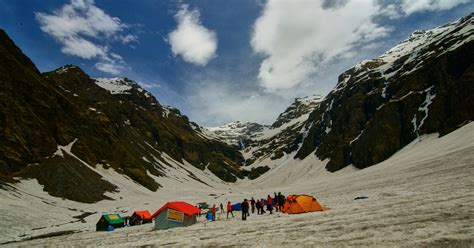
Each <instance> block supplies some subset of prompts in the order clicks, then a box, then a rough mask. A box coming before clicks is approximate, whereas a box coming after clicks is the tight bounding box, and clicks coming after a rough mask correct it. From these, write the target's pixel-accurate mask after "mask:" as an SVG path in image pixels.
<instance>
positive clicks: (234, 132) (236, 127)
mask: <svg viewBox="0 0 474 248" xmlns="http://www.w3.org/2000/svg"><path fill="white" fill-rule="evenodd" d="M322 100H323V97H322V96H320V95H313V96H307V97H301V98H296V99H295V101H294V102H293V103H292V104H291V105H290V106H289V107H288V108H287V109H286V110H285V111H284V112H283V113H281V114H280V115H279V116H278V118H277V119H276V121H275V122H274V123H273V124H272V125H270V126H267V125H260V124H258V123H249V122H247V123H242V122H239V121H236V122H231V123H228V124H226V125H223V126H220V127H212V128H207V133H209V134H208V136H209V137H214V138H216V139H219V140H221V141H224V142H227V143H228V144H229V145H234V146H238V147H239V148H240V149H241V151H242V153H243V155H244V157H245V158H246V161H245V165H246V166H250V165H251V170H250V172H249V173H250V174H249V178H250V179H254V178H256V177H258V176H259V175H261V174H263V173H265V172H266V171H268V170H269V169H270V166H272V165H273V164H274V162H273V161H274V160H276V159H279V158H282V157H283V156H285V155H286V154H290V153H292V152H294V151H296V150H297V149H298V148H299V145H300V143H301V137H300V136H301V134H304V133H306V131H307V130H306V128H305V124H306V121H307V119H308V117H309V114H310V113H311V112H312V111H314V110H315V109H317V108H318V107H319V104H320V102H321V101H322Z"/></svg>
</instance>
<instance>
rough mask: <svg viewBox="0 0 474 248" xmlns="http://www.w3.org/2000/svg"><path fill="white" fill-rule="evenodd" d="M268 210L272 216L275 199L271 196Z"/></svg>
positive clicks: (268, 201) (268, 198)
mask: <svg viewBox="0 0 474 248" xmlns="http://www.w3.org/2000/svg"><path fill="white" fill-rule="evenodd" d="M267 210H268V211H269V212H270V214H272V211H273V199H272V197H271V196H270V195H268V196H267Z"/></svg>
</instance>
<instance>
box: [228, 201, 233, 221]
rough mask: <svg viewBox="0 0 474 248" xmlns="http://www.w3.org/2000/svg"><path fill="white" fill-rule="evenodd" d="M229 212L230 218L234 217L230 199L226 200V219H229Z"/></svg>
mask: <svg viewBox="0 0 474 248" xmlns="http://www.w3.org/2000/svg"><path fill="white" fill-rule="evenodd" d="M229 213H230V214H231V215H232V218H234V213H232V204H230V201H229V202H227V219H229Z"/></svg>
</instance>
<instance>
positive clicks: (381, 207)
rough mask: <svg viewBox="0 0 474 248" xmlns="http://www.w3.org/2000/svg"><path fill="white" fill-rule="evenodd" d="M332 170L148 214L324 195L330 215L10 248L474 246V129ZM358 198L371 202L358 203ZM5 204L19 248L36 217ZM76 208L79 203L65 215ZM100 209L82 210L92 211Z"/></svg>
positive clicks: (271, 180) (288, 176) (269, 180)
mask: <svg viewBox="0 0 474 248" xmlns="http://www.w3.org/2000/svg"><path fill="white" fill-rule="evenodd" d="M323 166H324V162H321V161H317V160H316V159H313V158H309V159H305V160H303V161H294V160H289V161H287V162H285V161H284V162H282V163H281V164H280V165H278V166H277V167H275V168H274V169H272V170H271V171H270V172H268V174H266V175H264V176H262V177H261V178H258V179H257V180H255V181H252V182H248V181H241V182H239V183H237V184H235V185H226V184H222V185H220V186H219V187H216V188H214V189H213V190H210V189H206V190H205V191H204V190H203V191H201V192H200V193H195V192H194V191H193V192H191V193H189V191H190V190H189V189H186V188H182V189H180V188H175V189H174V191H169V192H167V193H164V192H161V193H160V194H162V198H161V199H157V200H156V201H154V202H151V203H147V204H149V205H146V206H144V208H149V209H150V211H151V212H153V211H155V210H156V209H157V208H159V207H160V205H154V204H158V203H161V202H166V201H167V200H170V199H174V200H186V201H189V202H192V203H195V202H198V201H207V202H210V203H220V202H226V201H227V200H232V201H237V200H242V199H243V198H244V197H245V198H250V197H252V196H258V197H263V196H264V195H266V194H268V193H273V192H275V191H276V192H278V191H281V192H282V193H285V194H290V193H306V194H312V195H315V196H316V198H317V199H318V201H319V202H320V203H321V204H322V205H324V206H326V207H329V208H330V210H328V211H325V212H314V213H307V214H299V215H285V214H280V213H276V214H275V213H274V214H273V215H268V214H266V215H263V216H260V215H256V214H255V215H251V216H250V217H249V218H248V219H247V221H242V220H240V212H236V214H235V215H236V217H235V218H233V219H229V220H227V219H225V216H222V217H220V219H219V220H218V221H215V222H210V223H205V222H204V221H203V219H200V221H199V222H198V223H197V224H195V225H193V226H190V227H185V228H175V229H170V230H160V231H154V230H153V225H151V224H147V225H143V226H135V227H127V228H122V229H117V230H115V231H113V232H94V231H93V230H94V228H95V221H96V220H97V219H98V218H97V216H98V215H97V214H96V215H92V216H91V217H89V218H86V220H87V222H86V223H78V227H80V228H79V230H81V231H80V232H77V233H73V234H69V235H62V236H57V237H51V238H43V239H34V240H29V241H22V242H15V243H7V244H5V246H7V247H9V246H15V247H16V246H23V247H30V246H113V247H117V246H165V245H170V246H227V245H230V246H252V247H258V246H264V247H268V246H273V245H276V246H290V247H291V246H330V247H334V246H336V247H337V246H364V247H365V246H374V247H380V246H383V247H387V246H396V247H400V246H424V247H433V246H435V247H453V246H454V247H473V246H474V225H473V223H474V123H470V124H468V125H466V126H464V127H462V128H460V129H458V130H456V131H454V132H453V133H451V134H449V135H446V136H444V137H441V138H437V135H426V136H423V137H420V138H419V139H418V140H416V141H414V142H412V143H411V144H409V145H408V146H406V147H405V148H404V149H402V150H401V151H399V152H398V153H396V154H395V155H393V156H392V157H391V158H390V159H388V160H387V161H385V162H382V163H380V164H378V165H375V166H372V167H369V168H367V169H364V170H357V169H354V168H350V167H349V168H345V169H344V170H342V171H340V172H337V173H333V174H331V173H328V172H326V171H324V169H322V168H323ZM282 182H283V184H282ZM279 184H281V185H279ZM277 185H279V186H277ZM230 191H231V192H232V193H230ZM37 194H38V195H39V194H40V193H39V192H38V193H37ZM46 195H47V194H46ZM357 196H366V197H368V198H367V199H362V200H354V198H355V197H357ZM0 197H2V198H1V199H9V201H8V204H4V203H3V202H2V207H1V208H0V211H1V212H0V213H1V216H0V218H1V222H0V236H3V238H2V240H1V241H3V242H5V241H8V240H14V239H18V238H15V237H14V235H17V234H18V231H16V232H14V231H11V229H12V228H13V229H15V224H14V223H15V222H14V221H11V220H10V219H11V218H15V217H17V215H16V214H15V212H16V211H15V209H14V207H15V206H14V203H16V204H17V207H18V209H19V211H20V210H21V209H27V208H26V207H22V206H20V205H21V204H19V203H18V202H15V201H13V200H12V199H11V198H8V197H7V193H6V192H5V191H2V193H1V194H0ZM42 197H46V196H42ZM137 199H139V197H137V198H134V199H133V201H134V202H135V205H134V206H140V205H139V203H137V202H138V201H139V200H137ZM2 201H3V200H2ZM143 202H145V200H143V201H142V204H143ZM112 203H114V202H113V201H108V204H112ZM68 204H73V203H62V205H61V206H63V207H64V208H66V206H70V205H68ZM100 204H101V203H97V204H92V205H90V206H86V205H87V204H76V205H78V208H79V209H85V210H90V209H93V208H98V207H99V206H101V205H100ZM120 204H123V202H121V203H120ZM142 206H143V205H142ZM38 207H39V208H45V206H42V205H41V206H38ZM30 208H31V207H30ZM51 209H52V211H54V210H55V209H58V206H52V207H51ZM43 211H44V212H45V213H47V210H46V209H43ZM51 216H53V217H51V218H57V219H60V218H61V216H55V215H54V214H53V213H51ZM40 217H41V218H42V219H47V218H50V217H48V215H45V216H40ZM31 218H33V217H31ZM6 224H8V226H6ZM18 225H21V224H18ZM74 225H75V224H71V225H69V226H68V229H71V226H72V227H74ZM31 226H34V225H31ZM23 228H26V227H23ZM72 229H74V228H72ZM48 230H50V231H57V230H61V227H59V228H56V229H54V228H50V229H48Z"/></svg>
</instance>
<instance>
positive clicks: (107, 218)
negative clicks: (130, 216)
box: [96, 214, 125, 231]
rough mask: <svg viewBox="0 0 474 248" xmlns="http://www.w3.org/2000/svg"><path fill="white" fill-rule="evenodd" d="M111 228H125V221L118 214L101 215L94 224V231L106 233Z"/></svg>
mask: <svg viewBox="0 0 474 248" xmlns="http://www.w3.org/2000/svg"><path fill="white" fill-rule="evenodd" d="M109 226H111V227H112V228H113V229H115V228H120V227H124V226H125V221H124V220H123V218H122V217H121V216H120V215H119V214H102V216H101V217H100V219H99V222H97V224H96V231H107V230H108V229H109Z"/></svg>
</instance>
